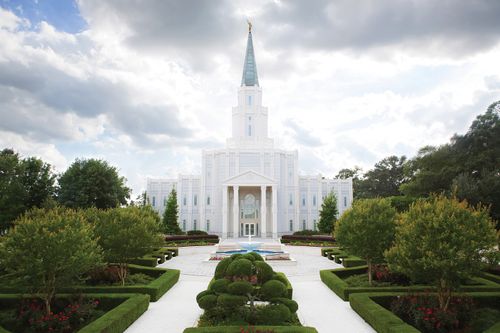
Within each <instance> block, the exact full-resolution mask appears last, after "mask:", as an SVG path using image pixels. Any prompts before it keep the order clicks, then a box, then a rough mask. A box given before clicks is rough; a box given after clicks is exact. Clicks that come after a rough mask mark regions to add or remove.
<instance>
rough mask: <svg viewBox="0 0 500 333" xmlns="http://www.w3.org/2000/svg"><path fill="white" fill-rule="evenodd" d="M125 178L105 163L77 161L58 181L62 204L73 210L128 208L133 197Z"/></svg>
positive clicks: (94, 160) (92, 160)
mask: <svg viewBox="0 0 500 333" xmlns="http://www.w3.org/2000/svg"><path fill="white" fill-rule="evenodd" d="M125 182H126V179H125V178H124V177H121V176H119V175H118V170H117V169H116V168H115V167H113V166H110V165H109V164H108V163H107V162H106V161H103V160H96V159H88V160H84V159H83V160H80V159H77V160H76V161H75V162H73V164H72V165H71V166H70V167H69V168H68V169H67V170H66V172H65V173H64V174H62V175H61V177H60V178H59V186H60V188H59V195H58V199H59V202H60V203H61V204H63V205H65V206H67V207H71V208H89V207H96V208H100V209H106V208H114V207H118V206H119V205H125V204H126V203H127V199H128V198H129V197H130V189H129V188H128V187H126V186H125Z"/></svg>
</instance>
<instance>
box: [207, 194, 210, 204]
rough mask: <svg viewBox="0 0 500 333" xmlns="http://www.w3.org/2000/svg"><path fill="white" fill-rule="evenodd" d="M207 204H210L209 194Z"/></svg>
mask: <svg viewBox="0 0 500 333" xmlns="http://www.w3.org/2000/svg"><path fill="white" fill-rule="evenodd" d="M207 206H210V196H208V197H207Z"/></svg>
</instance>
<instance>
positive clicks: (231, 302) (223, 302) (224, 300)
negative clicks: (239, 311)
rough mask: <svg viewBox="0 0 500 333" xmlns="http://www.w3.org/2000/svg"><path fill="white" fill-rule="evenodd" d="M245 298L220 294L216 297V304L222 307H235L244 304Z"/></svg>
mask: <svg viewBox="0 0 500 333" xmlns="http://www.w3.org/2000/svg"><path fill="white" fill-rule="evenodd" d="M205 297H206V296H205ZM247 300H248V298H247V297H245V296H238V295H229V294H222V295H220V296H219V297H218V298H217V305H218V306H221V307H223V308H237V307H239V306H242V305H245V304H246V303H247Z"/></svg>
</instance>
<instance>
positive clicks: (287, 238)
mask: <svg viewBox="0 0 500 333" xmlns="http://www.w3.org/2000/svg"><path fill="white" fill-rule="evenodd" d="M295 241H302V242H321V243H331V244H335V238H333V237H332V236H328V235H315V236H302V235H283V236H281V243H283V244H286V243H290V242H295Z"/></svg>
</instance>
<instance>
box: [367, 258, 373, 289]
mask: <svg viewBox="0 0 500 333" xmlns="http://www.w3.org/2000/svg"><path fill="white" fill-rule="evenodd" d="M366 263H367V264H368V284H369V285H370V286H371V285H372V261H371V260H370V259H366Z"/></svg>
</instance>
